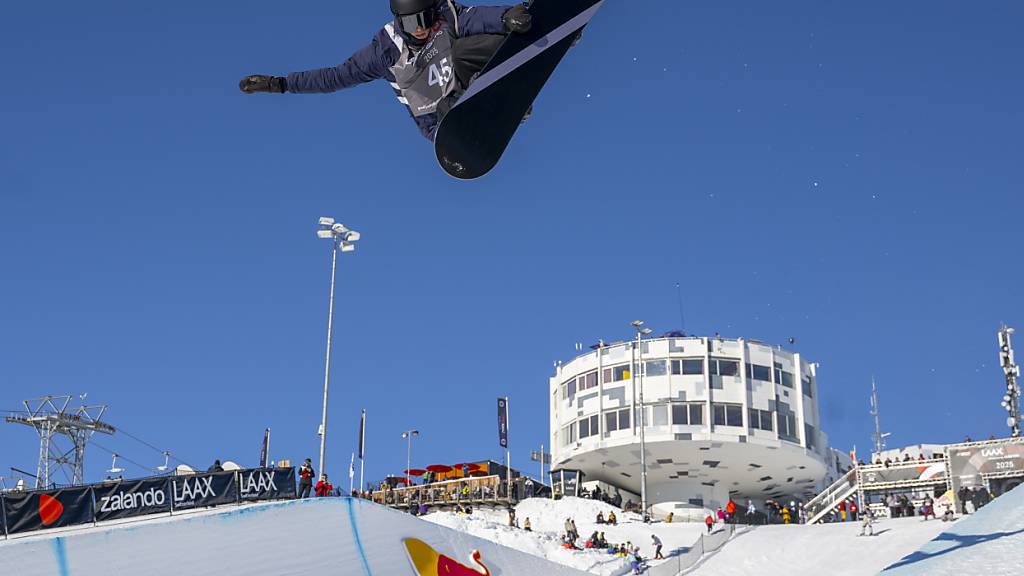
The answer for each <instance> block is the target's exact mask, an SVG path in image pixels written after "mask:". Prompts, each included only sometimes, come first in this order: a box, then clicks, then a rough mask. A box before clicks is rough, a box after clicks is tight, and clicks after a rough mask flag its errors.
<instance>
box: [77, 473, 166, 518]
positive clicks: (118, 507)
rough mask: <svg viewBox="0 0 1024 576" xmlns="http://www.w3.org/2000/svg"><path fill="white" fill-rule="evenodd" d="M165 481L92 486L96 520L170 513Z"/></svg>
mask: <svg viewBox="0 0 1024 576" xmlns="http://www.w3.org/2000/svg"><path fill="white" fill-rule="evenodd" d="M169 488H170V481H169V479H168V478H151V479H148V480H131V481H127V482H116V483H113V484H105V485H102V486H96V487H95V488H94V490H95V492H96V520H97V521H100V522H102V521H104V520H112V519H114V518H128V517H131V516H142V515H143V514H159V513H161V512H164V513H166V512H170V511H171V496H170V491H169Z"/></svg>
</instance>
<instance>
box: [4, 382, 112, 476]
mask: <svg viewBox="0 0 1024 576" xmlns="http://www.w3.org/2000/svg"><path fill="white" fill-rule="evenodd" d="M83 398H84V397H83ZM22 404H24V405H25V413H24V414H11V415H10V416H7V417H6V418H5V420H6V421H7V422H10V423H12V424H22V425H25V426H30V427H32V428H33V429H35V431H36V432H37V433H38V434H39V466H38V469H37V472H36V486H35V487H36V488H46V487H49V486H50V485H51V478H52V477H53V476H55V475H56V471H57V470H60V471H61V472H62V473H63V474H64V477H65V479H67V480H69V481H70V483H71V485H72V486H75V485H78V484H82V483H83V482H84V479H85V445H86V444H87V443H88V442H89V439H90V438H92V435H93V434H95V433H97V432H99V433H100V434H107V435H112V434H113V433H114V432H115V430H114V427H113V426H111V425H110V424H107V423H106V422H103V421H102V418H103V414H104V412H106V411H107V407H106V406H105V405H104V406H84V405H83V406H79V407H78V408H74V409H70V408H69V407H68V406H69V404H71V396H43V397H42V398H33V399H30V400H25V401H24V402H22ZM60 436H63V437H66V439H67V441H69V442H70V443H71V447H70V448H67V444H66V442H65V441H63V440H58V437H60ZM69 472H70V474H69Z"/></svg>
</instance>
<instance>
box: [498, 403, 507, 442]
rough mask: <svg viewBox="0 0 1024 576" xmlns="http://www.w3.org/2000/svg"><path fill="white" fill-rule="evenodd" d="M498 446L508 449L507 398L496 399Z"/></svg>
mask: <svg viewBox="0 0 1024 576" xmlns="http://www.w3.org/2000/svg"><path fill="white" fill-rule="evenodd" d="M498 444H501V447H502V448H508V398H498Z"/></svg>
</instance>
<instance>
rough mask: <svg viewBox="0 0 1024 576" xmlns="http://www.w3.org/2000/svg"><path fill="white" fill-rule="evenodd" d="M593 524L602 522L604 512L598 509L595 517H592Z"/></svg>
mask: <svg viewBox="0 0 1024 576" xmlns="http://www.w3.org/2000/svg"><path fill="white" fill-rule="evenodd" d="M594 523H595V524H604V512H602V511H600V510H598V511H597V518H595V519H594Z"/></svg>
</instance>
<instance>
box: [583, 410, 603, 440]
mask: <svg viewBox="0 0 1024 576" xmlns="http://www.w3.org/2000/svg"><path fill="white" fill-rule="evenodd" d="M597 426H598V418H597V414H594V415H593V416H588V417H586V418H580V422H579V430H580V440H582V439H584V438H589V437H590V436H595V435H597V433H598V432H600V430H598V428H597Z"/></svg>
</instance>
